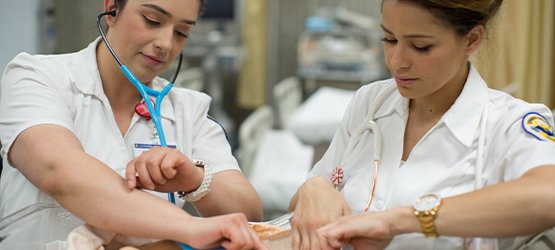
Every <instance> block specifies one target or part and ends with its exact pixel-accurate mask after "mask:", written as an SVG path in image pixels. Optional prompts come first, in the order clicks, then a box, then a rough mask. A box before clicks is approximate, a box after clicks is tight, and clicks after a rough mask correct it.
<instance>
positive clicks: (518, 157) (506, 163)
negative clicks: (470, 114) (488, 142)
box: [493, 104, 555, 181]
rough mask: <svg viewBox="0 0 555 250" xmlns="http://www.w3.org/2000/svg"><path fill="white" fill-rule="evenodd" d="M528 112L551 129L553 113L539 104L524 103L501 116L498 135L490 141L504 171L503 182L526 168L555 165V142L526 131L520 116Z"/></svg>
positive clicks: (521, 172) (521, 173) (525, 170)
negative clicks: (543, 120)
mask: <svg viewBox="0 0 555 250" xmlns="http://www.w3.org/2000/svg"><path fill="white" fill-rule="evenodd" d="M529 113H537V114H539V115H541V116H543V117H544V118H545V119H546V121H547V122H548V123H549V124H550V126H551V131H553V127H552V126H553V115H552V113H551V111H550V110H549V109H548V108H547V107H546V106H545V105H542V104H526V105H525V106H520V107H518V108H513V109H511V110H510V112H509V114H506V115H504V118H503V119H502V120H503V122H501V123H500V124H506V125H505V126H502V125H501V126H498V127H497V128H496V129H498V130H499V131H496V132H499V134H500V136H498V138H497V140H496V141H494V142H493V143H495V144H496V145H495V147H494V148H497V150H496V152H495V153H494V154H495V155H494V156H495V158H496V159H498V161H499V166H500V167H501V168H502V169H503V170H504V171H501V173H503V176H502V178H503V181H509V180H514V179H517V178H520V177H521V176H522V175H523V174H524V173H526V172H527V171H529V170H531V169H533V168H535V167H539V166H543V165H555V141H553V140H549V139H545V138H541V137H540V138H538V137H536V136H534V135H532V134H530V133H528V132H527V131H526V128H525V127H524V126H523V118H524V117H525V116H526V115H527V114H529Z"/></svg>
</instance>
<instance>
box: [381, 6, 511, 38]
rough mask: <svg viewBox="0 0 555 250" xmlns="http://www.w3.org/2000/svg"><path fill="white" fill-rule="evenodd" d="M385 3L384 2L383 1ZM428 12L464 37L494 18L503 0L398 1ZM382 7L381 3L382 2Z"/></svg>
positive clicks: (485, 25)
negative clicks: (477, 26)
mask: <svg viewBox="0 0 555 250" xmlns="http://www.w3.org/2000/svg"><path fill="white" fill-rule="evenodd" d="M384 1H385V0H384ZM398 1H399V2H406V3H412V4H415V5H417V6H419V7H421V8H422V9H424V10H426V11H429V12H430V13H431V14H432V15H433V16H435V17H436V18H437V19H439V20H440V21H441V23H442V24H444V25H446V26H447V27H450V28H452V29H453V30H455V33H456V34H457V35H459V36H465V35H466V34H468V32H470V30H471V29H472V28H474V27H476V25H479V24H481V25H483V26H484V27H485V28H487V24H488V23H489V22H490V21H491V20H492V19H493V17H495V15H496V14H497V12H498V11H499V8H500V6H501V4H502V2H503V0H398ZM382 5H383V1H382Z"/></svg>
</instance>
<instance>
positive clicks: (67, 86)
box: [0, 39, 239, 226]
mask: <svg viewBox="0 0 555 250" xmlns="http://www.w3.org/2000/svg"><path fill="white" fill-rule="evenodd" d="M99 41H101V40H100V39H97V40H96V41H94V42H93V43H91V44H90V45H89V46H88V48H86V49H84V50H82V51H80V52H77V53H72V54H65V55H49V56H30V55H28V54H25V53H22V54H19V55H18V56H17V57H16V58H15V59H14V60H13V61H12V62H11V63H10V64H9V65H8V66H7V68H6V70H5V72H4V75H3V76H2V96H1V99H0V139H1V141H2V146H3V147H2V151H1V153H2V157H3V159H4V170H3V172H2V180H1V182H0V218H3V217H5V216H6V215H9V214H11V213H13V212H15V211H17V210H19V209H21V208H23V207H25V206H27V205H31V204H35V203H38V202H55V201H54V199H52V198H50V197H49V196H47V195H46V194H44V193H42V192H41V191H40V190H39V189H37V188H36V187H35V186H34V185H33V184H32V183H30V182H29V181H28V180H27V179H26V178H25V177H24V176H23V175H22V174H21V172H19V171H18V170H17V169H16V168H13V167H12V166H11V165H10V164H9V161H8V160H7V159H8V157H7V156H8V151H9V150H10V147H11V146H12V143H13V142H14V140H15V139H16V138H17V136H18V135H19V134H20V133H21V132H22V131H24V130H25V129H27V128H29V127H32V126H35V125H40V124H55V125H59V126H62V127H64V128H67V129H69V130H70V131H72V132H73V133H74V134H75V135H76V136H77V138H79V140H80V141H81V144H82V145H83V148H84V149H85V152H86V153H88V154H90V155H92V156H94V157H95V158H97V159H99V160H100V161H102V162H104V163H105V164H106V165H108V166H109V167H110V168H112V169H113V170H114V171H116V172H118V173H121V172H122V171H125V168H126V166H127V163H128V162H129V161H131V160H132V159H133V158H134V157H135V153H134V144H135V143H137V142H150V143H152V142H153V137H152V132H153V127H154V123H153V121H152V120H147V119H145V118H141V117H139V116H138V115H137V114H135V115H134V117H133V119H132V121H131V125H130V127H129V130H128V131H127V133H126V134H125V136H122V134H121V132H120V130H119V128H118V126H117V123H116V120H115V118H114V114H113V113H112V110H111V107H110V103H109V101H108V99H107V97H106V95H105V94H104V91H103V87H102V82H101V78H100V74H99V71H98V67H97V62H96V45H97V44H98V43H99ZM167 84H168V81H166V80H164V79H161V78H155V79H154V80H153V81H152V84H151V86H152V87H153V89H155V90H162V89H163V87H165V86H166V85H167ZM210 100H211V99H210V97H209V96H207V95H206V94H203V93H200V92H197V91H192V90H187V89H180V88H173V89H172V90H171V91H170V92H169V94H168V95H167V96H166V97H165V98H164V100H163V101H162V104H161V117H162V126H163V128H164V132H165V135H166V140H167V141H168V145H169V144H172V143H170V142H174V143H173V144H176V145H177V148H178V149H179V150H180V151H181V152H182V153H183V154H185V155H186V156H187V157H189V158H190V159H201V160H203V161H206V162H207V163H208V164H210V165H211V166H212V169H213V172H214V173H217V172H221V171H224V170H239V166H238V164H237V161H236V160H235V158H234V157H233V156H232V154H231V148H230V146H229V143H228V142H227V140H226V136H225V132H224V130H223V129H222V128H221V127H220V125H219V124H217V123H216V122H214V121H213V120H211V119H209V118H208V117H207V112H208V108H209V105H210ZM30 157H32V156H30ZM91 171H94V170H92V169H91ZM160 197H162V198H164V199H167V194H161V195H160ZM176 200H179V199H176ZM182 204H183V203H181V205H182ZM45 226H47V225H45Z"/></svg>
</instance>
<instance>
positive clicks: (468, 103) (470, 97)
mask: <svg viewBox="0 0 555 250" xmlns="http://www.w3.org/2000/svg"><path fill="white" fill-rule="evenodd" d="M469 64H470V69H469V72H468V77H467V79H466V83H465V84H464V87H463V90H462V92H461V94H460V95H459V97H458V98H457V100H456V101H455V103H454V104H453V106H451V108H450V109H449V110H448V111H447V112H446V113H445V114H444V115H443V117H442V118H441V120H440V121H439V122H440V123H441V122H443V123H444V124H445V125H446V126H447V127H448V128H449V130H450V131H451V132H452V133H453V134H454V135H455V137H456V138H457V139H458V140H459V141H460V142H461V143H462V144H464V145H465V146H467V147H470V146H471V145H472V142H473V141H474V135H475V131H476V130H477V129H478V125H479V124H480V118H481V116H482V109H483V108H484V106H485V103H486V102H487V101H489V99H488V100H486V98H488V86H487V85H486V82H485V81H484V80H483V79H482V77H481V76H480V74H479V73H478V71H477V70H476V68H474V65H472V63H471V62H469ZM391 84H395V81H394V80H393V79H392V80H391ZM408 107H409V99H407V98H404V97H402V96H401V94H399V91H395V92H393V94H392V95H391V97H389V98H387V99H386V100H385V101H384V103H383V104H382V105H381V106H380V108H379V109H378V111H376V114H374V119H379V118H382V117H385V116H387V115H390V114H391V113H393V112H394V111H396V112H397V113H399V115H401V116H405V115H407V114H408V111H409V110H408Z"/></svg>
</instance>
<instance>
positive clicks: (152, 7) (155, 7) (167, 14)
mask: <svg viewBox="0 0 555 250" xmlns="http://www.w3.org/2000/svg"><path fill="white" fill-rule="evenodd" d="M142 6H144V7H147V8H151V9H154V10H156V11H158V12H160V13H162V14H164V15H165V16H167V17H169V18H171V17H172V14H171V13H169V12H167V11H166V10H165V9H162V8H161V7H160V6H158V5H155V4H143V5H142ZM181 22H182V23H185V24H190V25H195V24H197V22H196V21H191V20H186V19H183V20H181Z"/></svg>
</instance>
